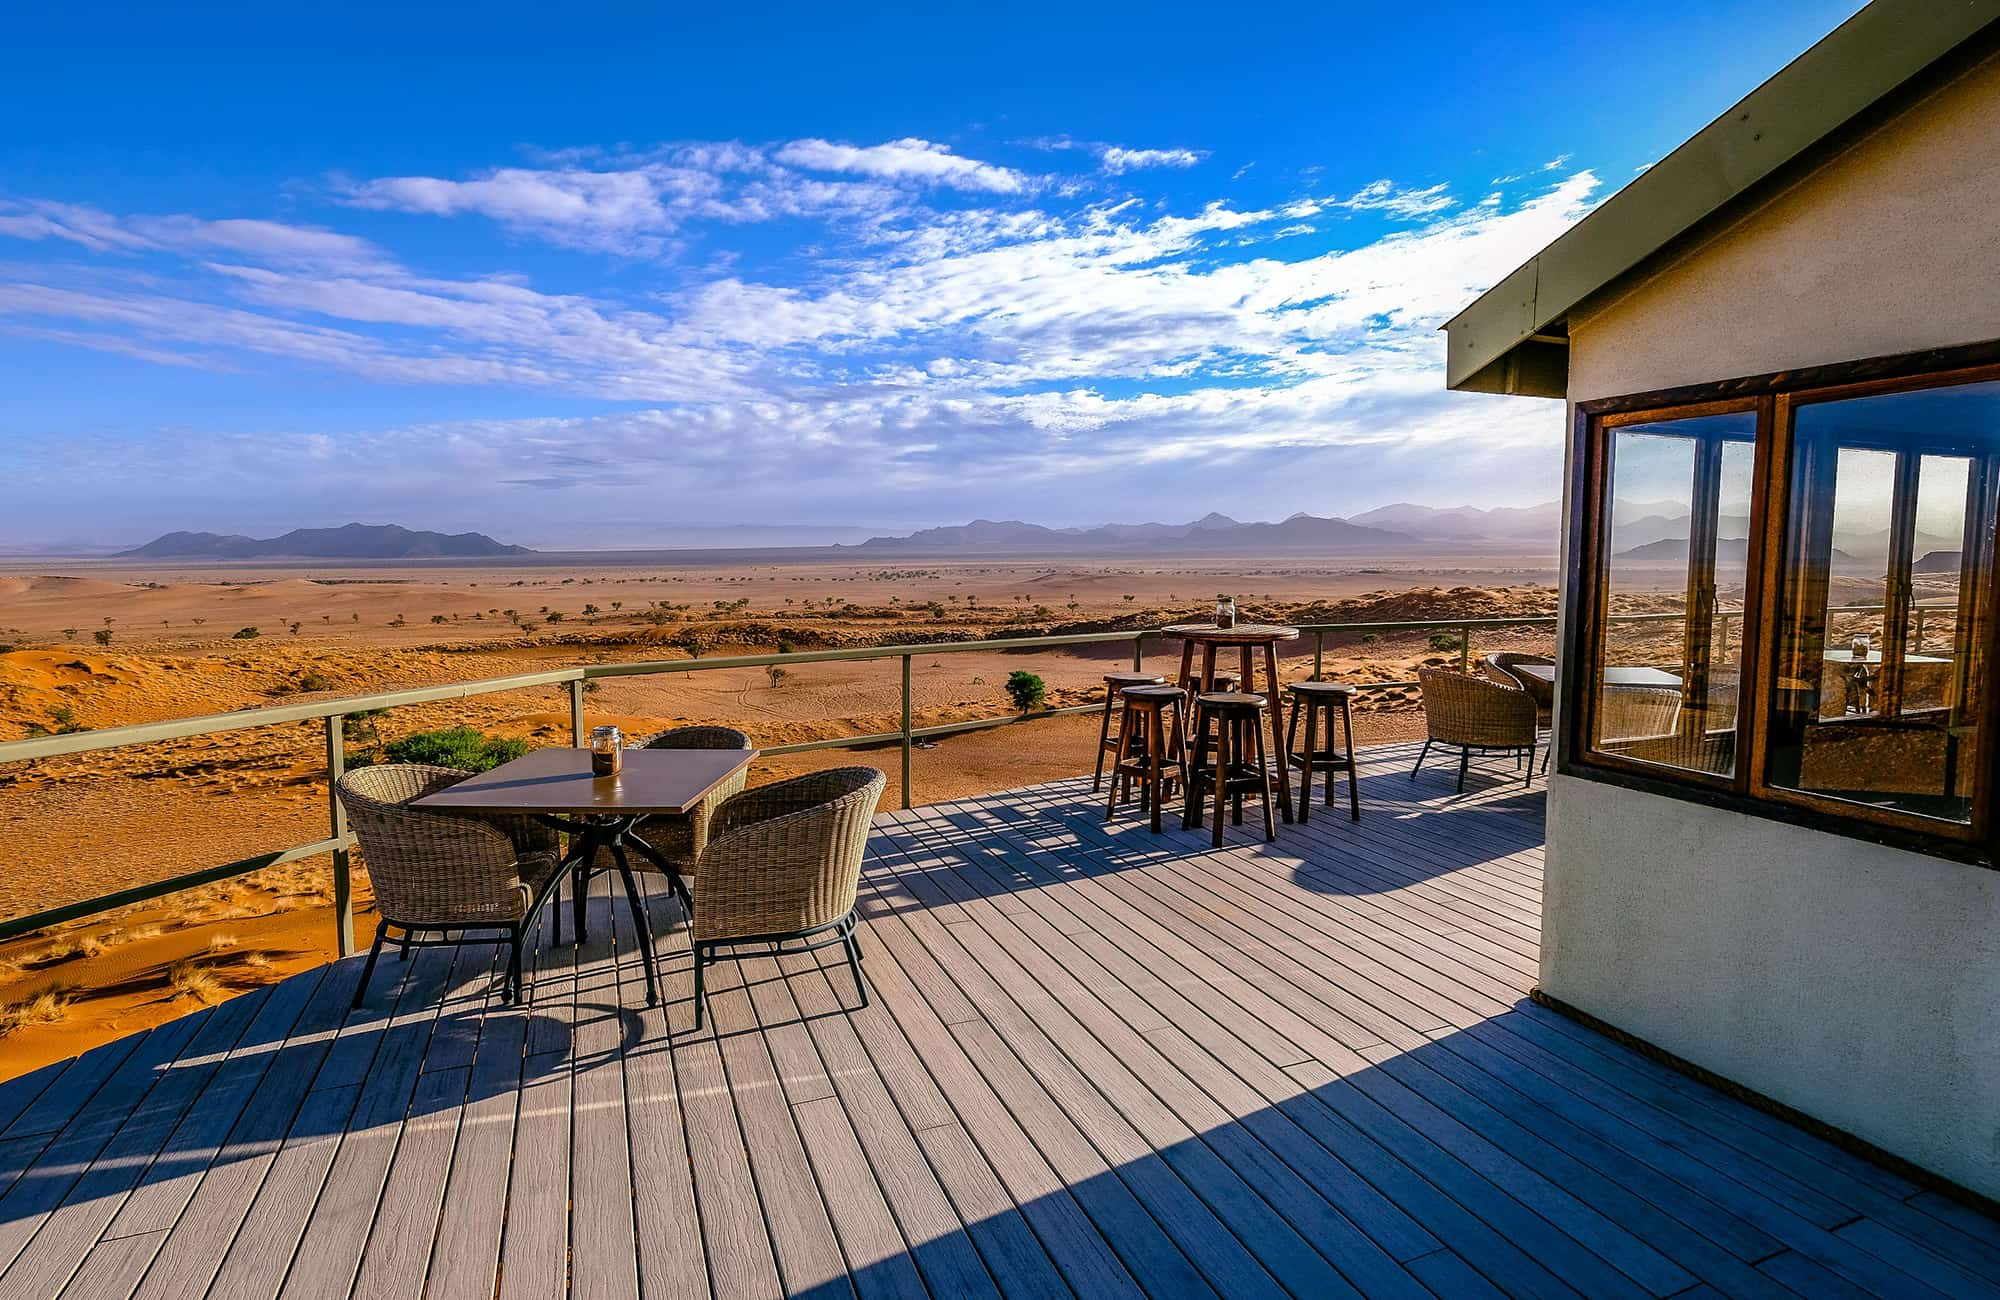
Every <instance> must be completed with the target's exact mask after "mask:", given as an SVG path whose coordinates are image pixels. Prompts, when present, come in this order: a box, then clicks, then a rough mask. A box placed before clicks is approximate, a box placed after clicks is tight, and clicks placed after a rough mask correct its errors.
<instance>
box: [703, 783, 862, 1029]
mask: <svg viewBox="0 0 2000 1300" xmlns="http://www.w3.org/2000/svg"><path fill="white" fill-rule="evenodd" d="M887 784H888V780H887V778H885V777H884V776H883V775H882V773H881V772H879V771H877V770H876V769H874V768H872V767H837V768H832V769H830V770H828V771H825V772H814V773H811V774H809V775H806V776H799V777H793V778H792V779H791V780H789V781H778V782H775V783H773V784H771V785H764V786H758V787H756V788H755V789H752V790H746V791H744V792H743V793H741V794H738V795H736V796H735V797H734V798H731V799H729V800H727V801H726V802H724V803H722V804H721V805H719V806H718V807H717V808H716V810H715V815H714V817H713V818H712V819H711V822H710V825H709V840H708V844H707V846H706V847H705V848H704V849H703V850H702V854H701V860H700V862H699V863H698V864H697V866H696V868H695V876H694V1024H695V1028H696V1029H699V1028H701V1025H702V1020H703V1017H704V1014H705V1009H706V1005H707V1004H706V1001H705V997H704V978H703V977H704V975H705V974H706V972H707V969H708V965H709V963H710V962H713V961H714V960H715V959H716V957H715V953H716V950H717V949H718V948H734V947H737V946H739V945H742V944H769V945H771V947H772V949H773V951H774V952H778V953H787V952H809V951H811V950H812V949H814V948H822V947H826V946H828V945H830V944H835V943H838V944H840V945H841V946H842V947H843V948H845V949H846V950H847V964H848V967H849V968H850V969H851V970H852V971H853V972H854V985H855V989H856V991H857V992H858V993H859V995H860V999H861V1005H862V1006H864V1007H865V1006H867V1005H868V984H867V982H866V981H865V980H864V979H863V978H862V976H861V940H860V938H859V936H858V935H857V934H856V933H855V930H856V918H855V915H854V896H855V891H856V888H857V887H858V885H859V884H860V880H861V859H862V856H863V854H864V853H865V852H866V850H867V847H868V831H869V827H870V825H871V824H872V821H873V819H874V816H875V805H876V804H877V803H878V802H880V800H881V798H882V790H883V787H885V786H886V785H887Z"/></svg>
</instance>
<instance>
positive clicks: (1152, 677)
mask: <svg viewBox="0 0 2000 1300" xmlns="http://www.w3.org/2000/svg"><path fill="white" fill-rule="evenodd" d="M1166 680H1167V679H1166V678H1164V677H1162V676H1160V675H1159V674H1158V673H1106V674H1104V684H1105V685H1106V686H1158V685H1159V684H1161V683H1162V682H1164V681H1166Z"/></svg>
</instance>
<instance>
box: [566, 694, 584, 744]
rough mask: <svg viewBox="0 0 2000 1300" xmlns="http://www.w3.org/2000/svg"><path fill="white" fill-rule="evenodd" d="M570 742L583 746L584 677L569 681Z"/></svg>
mask: <svg viewBox="0 0 2000 1300" xmlns="http://www.w3.org/2000/svg"><path fill="white" fill-rule="evenodd" d="M569 743H570V744H572V745H575V746H576V747H577V748H578V749H582V748H583V678H581V677H578V678H574V679H572V680H571V682H570V683H569Z"/></svg>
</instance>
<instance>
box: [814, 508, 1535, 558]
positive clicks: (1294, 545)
mask: <svg viewBox="0 0 2000 1300" xmlns="http://www.w3.org/2000/svg"><path fill="white" fill-rule="evenodd" d="M1549 541H1550V544H1551V545H1553V544H1554V535H1553V534H1551V535H1550V538H1549ZM1420 544H1421V543H1420V541H1419V539H1418V538H1415V537H1412V536H1410V535H1409V534H1408V533H1400V532H1393V531H1391V530H1389V529H1386V528H1368V527H1364V526H1362V525H1360V524H1356V523H1353V522H1351V521H1349V520H1346V519H1326V518H1321V517H1319V516H1317V515H1306V514H1299V515H1293V516H1292V517H1291V518H1290V519H1286V520H1284V521H1283V522H1281V523H1275V524H1271V523H1247V524H1246V523H1240V522H1238V521H1237V520H1234V519H1231V518H1230V517H1229V516H1227V515H1218V514H1211V515H1205V516H1203V517H1202V518H1200V519H1197V520H1195V521H1194V522H1192V523H1186V524H1154V523H1147V524H1101V525H1099V526H1098V527H1095V528H1050V527H1047V526H1046V525H1043V524H1029V523H1023V522H1021V521H1020V520H1018V519H1000V520H995V519H975V520H973V521H972V522H971V523H969V524H955V525H952V526H950V527H946V528H924V529H920V530H918V531H917V532H914V533H911V534H910V535H909V536H907V537H871V538H869V539H868V540H867V541H865V542H863V543H861V545H860V546H858V547H855V548H853V549H856V550H863V551H906V552H922V553H935V552H940V551H1075V550H1078V549H1093V550H1094V549H1106V550H1112V549H1118V548H1134V547H1147V548H1158V547H1168V548H1171V549H1173V550H1177V551H1205V552H1236V551H1244V552H1253V551H1273V550H1277V551H1284V550H1293V549H1296V550H1315V551H1319V550H1335V551H1388V550H1402V549H1407V548H1409V547H1413V546H1417V545H1420Z"/></svg>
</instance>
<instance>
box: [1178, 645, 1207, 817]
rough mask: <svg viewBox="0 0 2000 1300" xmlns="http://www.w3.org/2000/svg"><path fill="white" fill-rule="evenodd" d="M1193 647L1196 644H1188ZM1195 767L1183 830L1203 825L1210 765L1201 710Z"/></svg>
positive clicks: (1197, 720)
mask: <svg viewBox="0 0 2000 1300" xmlns="http://www.w3.org/2000/svg"><path fill="white" fill-rule="evenodd" d="M1188 644H1189V645H1193V644H1194V642H1192V641H1190V642H1188ZM1191 757H1192V758H1193V760H1194V766H1193V767H1190V768H1188V769H1187V770H1186V772H1185V773H1184V775H1185V776H1186V778H1187V803H1186V805H1185V806H1184V807H1183V808H1182V809H1181V829H1182V830H1184V831H1185V830H1192V829H1194V828H1195V827H1197V826H1199V825H1201V800H1202V794H1203V790H1202V784H1201V783H1202V782H1203V781H1204V780H1206V779H1207V777H1206V775H1205V772H1206V770H1207V763H1208V719H1207V718H1205V717H1203V716H1202V712H1201V710H1200V708H1196V709H1195V713H1194V748H1193V751H1192V754H1191Z"/></svg>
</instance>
